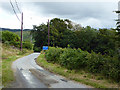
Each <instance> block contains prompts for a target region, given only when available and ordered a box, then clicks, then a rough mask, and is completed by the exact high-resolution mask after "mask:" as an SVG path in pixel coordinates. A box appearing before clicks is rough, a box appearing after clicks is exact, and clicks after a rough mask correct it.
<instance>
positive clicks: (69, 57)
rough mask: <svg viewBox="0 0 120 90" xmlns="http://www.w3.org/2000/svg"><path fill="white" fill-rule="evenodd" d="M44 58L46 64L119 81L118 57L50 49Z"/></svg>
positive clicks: (75, 50)
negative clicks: (56, 64) (58, 65)
mask: <svg viewBox="0 0 120 90" xmlns="http://www.w3.org/2000/svg"><path fill="white" fill-rule="evenodd" d="M45 57H46V59H47V61H48V62H52V63H58V64H60V65H61V66H63V67H66V68H67V69H70V70H71V69H76V70H78V69H86V70H87V71H89V72H91V73H98V74H102V75H104V76H105V77H107V78H110V79H113V80H114V81H116V82H119V81H120V60H119V59H118V56H114V57H110V56H109V57H108V56H105V55H101V54H100V53H98V54H96V53H95V52H91V53H88V52H86V51H82V50H81V49H71V48H64V49H62V48H55V47H50V48H49V50H47V51H46V52H45Z"/></svg>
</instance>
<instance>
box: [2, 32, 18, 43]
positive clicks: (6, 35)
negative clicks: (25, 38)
mask: <svg viewBox="0 0 120 90" xmlns="http://www.w3.org/2000/svg"><path fill="white" fill-rule="evenodd" d="M5 41H12V42H16V41H20V37H19V36H18V35H17V34H15V33H13V32H10V31H2V42H5Z"/></svg>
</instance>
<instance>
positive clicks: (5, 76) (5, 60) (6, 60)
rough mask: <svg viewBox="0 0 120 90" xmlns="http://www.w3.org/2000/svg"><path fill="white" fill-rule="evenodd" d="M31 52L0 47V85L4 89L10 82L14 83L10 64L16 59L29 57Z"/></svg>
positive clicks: (4, 46)
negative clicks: (0, 82) (0, 81)
mask: <svg viewBox="0 0 120 90" xmlns="http://www.w3.org/2000/svg"><path fill="white" fill-rule="evenodd" d="M32 52H33V51H30V50H26V49H24V50H23V51H22V52H21V51H20V50H19V49H17V48H12V47H10V46H6V45H5V44H3V45H2V85H3V86H4V87H6V86H7V85H8V84H9V83H10V82H12V81H14V80H15V78H14V74H13V71H12V68H11V65H12V62H13V61H15V60H16V59H18V58H20V57H23V56H26V55H29V54H30V53H32Z"/></svg>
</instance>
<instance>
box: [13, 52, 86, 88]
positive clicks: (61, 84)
mask: <svg viewBox="0 0 120 90" xmlns="http://www.w3.org/2000/svg"><path fill="white" fill-rule="evenodd" d="M39 55H40V53H33V54H30V55H28V56H25V57H23V58H20V59H17V60H16V61H14V62H13V64H12V68H13V71H14V75H15V77H16V82H14V83H13V84H12V85H11V87H12V88H88V87H87V86H86V85H83V84H79V83H76V82H74V81H71V80H68V79H66V78H65V77H62V76H59V75H55V74H53V73H50V72H48V71H46V70H45V69H43V68H42V67H40V66H38V65H37V64H36V62H35V60H36V58H37V57H38V56H39Z"/></svg>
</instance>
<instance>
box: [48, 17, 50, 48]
mask: <svg viewBox="0 0 120 90" xmlns="http://www.w3.org/2000/svg"><path fill="white" fill-rule="evenodd" d="M49 44H50V26H49V19H48V48H49Z"/></svg>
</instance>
